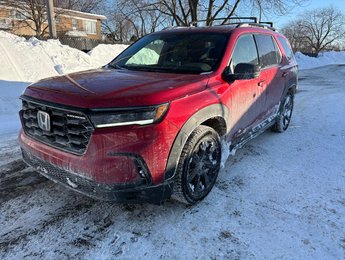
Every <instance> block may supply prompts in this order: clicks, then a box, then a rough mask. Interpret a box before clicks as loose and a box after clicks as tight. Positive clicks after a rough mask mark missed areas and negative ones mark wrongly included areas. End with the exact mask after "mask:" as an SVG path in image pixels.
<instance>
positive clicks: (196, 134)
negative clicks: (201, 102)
mask: <svg viewBox="0 0 345 260" xmlns="http://www.w3.org/2000/svg"><path fill="white" fill-rule="evenodd" d="M220 161H221V145H220V138H219V135H218V133H217V132H216V131H215V130H214V129H213V128H211V127H208V126H203V125H201V126H198V127H197V128H196V129H195V130H194V131H193V132H192V134H191V135H190V136H189V138H188V140H187V142H186V144H185V146H184V147H183V150H182V153H181V156H180V159H179V162H178V167H177V171H176V176H175V179H174V191H173V195H172V197H173V198H174V199H176V200H178V201H180V202H182V203H185V204H188V205H193V204H195V203H197V202H198V201H200V200H202V199H203V198H205V197H206V196H207V194H208V193H209V192H210V191H211V189H212V188H213V186H214V184H215V182H216V179H217V176H218V172H219V168H220Z"/></svg>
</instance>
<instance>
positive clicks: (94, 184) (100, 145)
mask: <svg viewBox="0 0 345 260" xmlns="http://www.w3.org/2000/svg"><path fill="white" fill-rule="evenodd" d="M296 87H297V63H296V60H295V58H294V55H293V52H292V50H291V47H290V45H289V43H288V40H287V39H286V38H285V37H284V36H283V35H281V34H280V33H278V32H277V31H276V30H275V29H274V28H271V27H269V26H265V25H262V24H258V23H238V24H231V25H223V26H212V27H178V28H171V29H167V30H163V31H160V32H155V33H152V34H150V35H147V36H145V37H143V38H141V39H140V40H138V41H137V42H135V43H134V44H132V45H131V46H130V47H128V48H127V49H126V50H125V51H123V52H122V53H121V54H120V55H118V56H117V57H116V58H115V59H114V60H113V61H112V62H110V63H109V64H108V65H106V66H105V67H102V68H99V69H95V70H89V71H83V72H79V73H73V74H69V75H64V76H58V77H52V78H48V79H44V80H41V81H39V82H37V83H34V84H32V85H30V86H29V87H27V89H26V90H25V92H24V94H23V95H22V96H21V99H22V102H23V107H22V110H21V111H20V118H21V122H22V130H21V132H20V135H19V141H20V145H21V148H22V152H23V159H24V161H25V162H26V163H27V164H28V165H30V166H32V167H34V168H35V169H36V170H37V171H38V172H40V173H41V174H42V175H44V176H46V177H47V178H49V179H51V180H53V181H55V182H58V183H60V184H62V185H64V186H66V187H68V188H70V189H73V190H75V191H77V192H80V193H83V194H85V195H88V196H91V197H93V198H97V199H102V200H110V201H113V200H115V201H120V202H151V203H161V202H163V201H165V200H166V199H168V198H170V197H171V196H172V197H173V198H175V199H177V200H178V201H181V202H183V203H186V204H195V203H197V202H198V201H200V200H202V199H203V198H204V197H206V196H207V194H208V193H209V192H210V191H211V189H212V188H213V186H214V184H215V182H216V179H217V175H218V172H219V169H220V165H221V159H222V148H221V147H222V145H221V140H222V142H224V143H227V144H228V146H229V149H230V150H236V149H237V148H239V147H241V146H243V145H244V144H245V143H246V142H247V141H248V140H251V139H252V138H254V137H255V136H257V135H259V134H260V133H262V132H263V131H265V130H266V129H268V128H271V129H273V130H274V131H276V132H284V131H285V130H286V129H287V128H288V126H289V123H290V120H291V114H292V110H293V105H294V94H295V91H296Z"/></svg>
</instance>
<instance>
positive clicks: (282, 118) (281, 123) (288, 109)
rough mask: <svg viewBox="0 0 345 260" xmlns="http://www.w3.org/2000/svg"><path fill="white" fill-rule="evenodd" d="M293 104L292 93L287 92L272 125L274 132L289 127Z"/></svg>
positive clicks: (282, 130) (279, 131)
mask: <svg viewBox="0 0 345 260" xmlns="http://www.w3.org/2000/svg"><path fill="white" fill-rule="evenodd" d="M293 105H294V94H293V93H292V92H288V93H287V94H286V96H285V98H284V101H283V105H282V106H281V108H280V111H279V115H278V116H277V119H276V123H275V124H274V125H273V126H272V130H273V131H274V132H278V133H282V132H284V131H285V130H286V129H287V128H288V127H289V124H290V121H291V116H292V110H293Z"/></svg>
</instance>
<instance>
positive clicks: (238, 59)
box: [231, 34, 259, 71]
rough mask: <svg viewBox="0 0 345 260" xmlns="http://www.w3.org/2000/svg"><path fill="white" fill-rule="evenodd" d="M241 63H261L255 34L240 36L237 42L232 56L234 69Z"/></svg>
mask: <svg viewBox="0 0 345 260" xmlns="http://www.w3.org/2000/svg"><path fill="white" fill-rule="evenodd" d="M239 63H250V64H253V65H259V61H258V52H257V50H256V46H255V42H254V38H253V35H251V34H246V35H243V36H240V38H239V39H238V40H237V42H236V46H235V49H234V51H233V53H232V58H231V67H232V71H234V69H235V67H236V65H237V64H239Z"/></svg>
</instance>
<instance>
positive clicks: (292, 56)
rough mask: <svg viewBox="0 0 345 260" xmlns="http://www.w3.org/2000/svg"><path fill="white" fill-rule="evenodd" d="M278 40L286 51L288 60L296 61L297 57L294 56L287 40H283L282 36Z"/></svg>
mask: <svg viewBox="0 0 345 260" xmlns="http://www.w3.org/2000/svg"><path fill="white" fill-rule="evenodd" d="M278 40H279V42H280V44H281V45H282V47H283V49H284V52H285V56H286V58H287V59H288V60H292V59H294V57H295V56H294V54H293V51H292V48H291V46H290V43H289V42H288V41H287V40H286V39H285V38H283V37H281V36H278Z"/></svg>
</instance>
